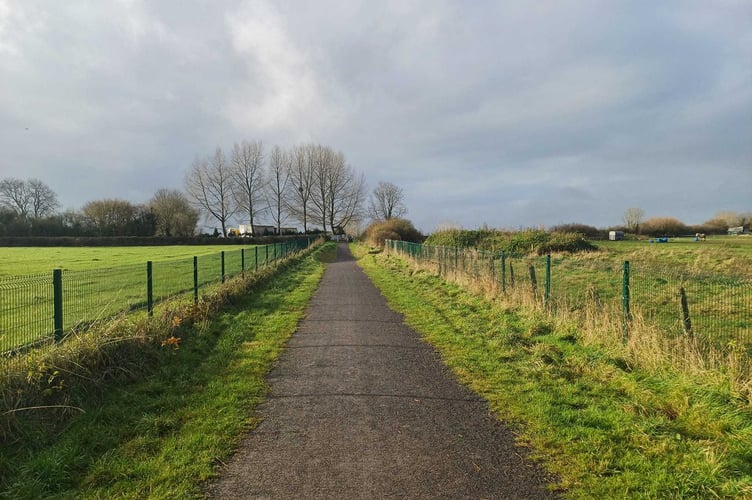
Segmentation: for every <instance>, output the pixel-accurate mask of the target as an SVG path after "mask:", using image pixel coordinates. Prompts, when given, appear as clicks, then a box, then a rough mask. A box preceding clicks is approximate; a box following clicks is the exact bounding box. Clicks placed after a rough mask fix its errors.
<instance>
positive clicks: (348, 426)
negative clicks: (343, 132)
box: [207, 244, 555, 499]
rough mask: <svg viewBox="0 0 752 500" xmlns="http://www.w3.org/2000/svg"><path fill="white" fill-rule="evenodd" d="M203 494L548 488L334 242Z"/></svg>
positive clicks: (454, 493) (503, 492)
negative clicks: (258, 396)
mask: <svg viewBox="0 0 752 500" xmlns="http://www.w3.org/2000/svg"><path fill="white" fill-rule="evenodd" d="M267 381H268V383H269V385H270V394H269V397H268V399H267V400H266V401H265V402H264V403H262V404H261V405H260V406H259V408H258V410H257V412H258V416H259V417H261V418H262V419H263V421H262V423H261V424H260V425H259V426H258V427H257V428H256V429H255V430H254V431H252V432H250V433H249V434H248V436H247V437H246V438H245V439H244V441H243V442H242V444H241V446H240V448H239V449H238V451H237V453H236V454H235V455H234V457H233V459H232V460H231V461H230V462H229V463H228V464H227V466H226V467H224V468H223V470H222V471H221V474H220V478H219V480H217V481H215V482H213V483H212V484H211V485H210V486H209V488H208V490H207V493H208V496H209V497H212V498H279V499H292V498H322V499H324V498H326V499H337V498H343V499H344V498H346V499H357V498H369V499H371V498H411V499H413V498H415V499H420V498H426V499H428V498H430V499H434V498H493V499H501V498H553V497H554V496H555V495H554V494H553V493H551V492H550V491H548V490H547V489H546V475H545V473H544V472H543V471H542V470H540V468H538V467H537V466H536V465H535V464H533V463H532V462H531V461H530V460H529V459H526V458H525V456H524V455H525V453H524V451H523V450H520V449H519V448H517V447H516V446H515V443H514V436H513V434H512V433H511V432H510V430H509V429H507V428H506V427H505V426H504V425H503V423H501V422H499V421H498V420H497V419H496V418H494V416H493V415H491V414H490V413H489V410H488V405H487V404H486V402H485V401H483V400H482V399H480V398H479V397H478V396H477V395H475V394H474V393H472V392H471V391H470V390H468V389H467V388H465V387H464V386H462V385H460V384H459V383H458V382H456V380H455V379H454V377H453V376H452V374H451V373H450V372H449V371H448V370H447V369H446V368H445V366H444V365H443V364H442V362H441V358H440V356H439V355H438V354H437V353H436V351H435V350H434V349H433V348H432V347H430V346H429V345H428V344H426V343H425V342H423V341H422V340H421V339H420V337H419V336H418V335H417V334H416V333H415V332H414V331H413V330H411V329H410V328H408V327H407V326H406V325H404V324H403V318H402V316H401V315H400V314H397V313H395V312H394V311H392V310H390V309H389V308H388V306H387V304H386V301H385V299H384V297H383V296H382V295H381V294H380V292H379V291H378V290H377V289H376V287H375V286H374V285H373V284H372V283H371V281H370V280H369V279H368V277H367V276H366V275H365V273H363V271H362V270H361V269H360V268H359V267H358V266H357V264H356V263H355V261H354V259H353V258H352V256H351V254H350V252H349V249H348V248H347V246H346V245H343V244H340V246H339V247H338V257H337V260H336V262H333V263H331V264H328V265H327V269H326V272H325V274H324V277H323V279H322V281H321V284H320V286H319V288H318V290H317V292H316V293H315V295H314V297H313V299H312V301H311V304H310V305H309V308H308V311H307V315H306V317H305V319H304V320H303V321H302V322H301V323H300V325H299V326H298V330H297V332H296V333H295V334H294V335H293V336H292V338H291V339H290V341H289V342H288V344H287V349H286V350H285V351H284V352H283V354H282V355H281V356H280V359H279V360H278V362H277V364H276V366H275V367H274V368H273V370H272V371H271V373H270V374H269V377H268V379H267Z"/></svg>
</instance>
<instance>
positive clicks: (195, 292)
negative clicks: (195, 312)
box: [193, 255, 198, 304]
mask: <svg viewBox="0 0 752 500" xmlns="http://www.w3.org/2000/svg"><path fill="white" fill-rule="evenodd" d="M193 303H194V304H198V257H197V256H195V255H194V256H193Z"/></svg>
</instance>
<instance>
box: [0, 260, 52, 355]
mask: <svg viewBox="0 0 752 500" xmlns="http://www.w3.org/2000/svg"><path fill="white" fill-rule="evenodd" d="M53 308H54V304H53V287H52V272H51V271H50V272H49V273H46V274H27V275H24V276H3V277H0V353H8V352H12V351H13V350H14V349H16V348H18V347H20V346H27V345H34V344H39V343H42V342H51V341H52V338H53V337H52V332H53V329H54V326H53Z"/></svg>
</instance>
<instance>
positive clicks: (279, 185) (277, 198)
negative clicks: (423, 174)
mask: <svg viewBox="0 0 752 500" xmlns="http://www.w3.org/2000/svg"><path fill="white" fill-rule="evenodd" d="M185 191H186V193H187V195H188V197H189V199H190V200H191V201H192V202H193V203H194V206H196V207H197V208H198V209H199V210H201V212H202V213H203V214H204V216H205V217H206V218H207V219H209V220H215V221H216V222H217V223H218V224H219V225H220V226H221V228H222V234H223V235H225V236H226V235H227V232H228V224H229V223H230V221H231V220H233V218H236V217H237V218H240V219H241V220H245V221H248V223H249V225H250V226H251V227H253V226H254V225H255V224H256V223H257V221H258V220H260V219H261V218H264V219H266V220H269V221H271V222H272V223H273V225H274V226H275V227H276V228H277V232H278V233H279V232H281V228H282V225H283V224H285V223H286V222H287V221H288V220H290V219H292V220H295V221H297V222H299V223H300V224H302V226H303V231H304V232H305V231H308V229H309V226H312V225H315V226H318V227H320V228H322V229H324V230H328V231H331V232H333V233H337V232H340V231H341V230H342V229H343V228H344V227H345V226H346V225H347V224H348V223H350V222H351V221H357V220H359V219H360V218H361V217H362V216H363V215H364V210H363V204H364V201H365V178H364V177H363V175H362V174H360V173H358V172H356V171H355V170H354V169H353V168H352V167H351V166H350V165H348V164H347V161H346V160H345V156H344V154H343V153H342V152H340V151H335V150H333V149H332V148H330V147H328V146H322V145H320V144H300V145H296V146H293V147H291V148H289V149H285V148H282V147H280V146H274V147H272V148H271V150H270V151H269V153H268V154H266V153H265V151H264V146H263V144H262V143H261V141H243V142H241V143H236V144H235V145H234V146H233V148H232V151H231V152H230V156H229V158H228V156H227V155H226V154H225V153H224V152H223V151H222V149H221V148H217V149H216V151H215V152H214V155H212V156H210V157H207V158H203V159H201V158H197V159H196V160H195V161H194V162H193V165H192V166H191V168H190V170H189V171H188V174H187V175H186V177H185Z"/></svg>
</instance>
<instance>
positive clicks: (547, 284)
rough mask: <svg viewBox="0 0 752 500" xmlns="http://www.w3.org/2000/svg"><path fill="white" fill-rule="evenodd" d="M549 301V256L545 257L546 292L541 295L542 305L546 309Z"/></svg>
mask: <svg viewBox="0 0 752 500" xmlns="http://www.w3.org/2000/svg"><path fill="white" fill-rule="evenodd" d="M550 299H551V254H548V255H546V290H545V292H544V294H543V303H544V305H545V306H546V308H548V306H549V301H550Z"/></svg>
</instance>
